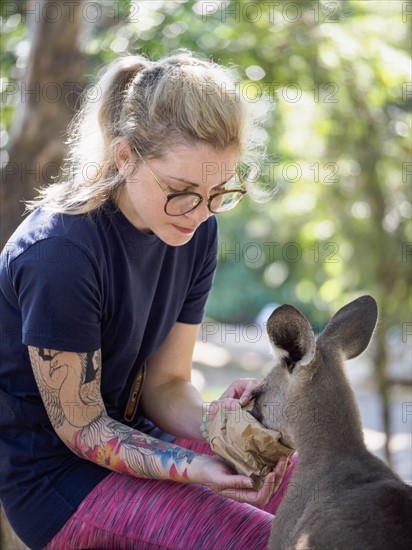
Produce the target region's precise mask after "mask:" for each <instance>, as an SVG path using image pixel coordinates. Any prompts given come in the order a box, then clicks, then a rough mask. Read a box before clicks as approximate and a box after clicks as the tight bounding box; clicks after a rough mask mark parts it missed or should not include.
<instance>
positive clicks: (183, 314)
mask: <svg viewBox="0 0 412 550" xmlns="http://www.w3.org/2000/svg"><path fill="white" fill-rule="evenodd" d="M216 258H217V227H216V220H215V218H214V217H211V218H209V219H208V221H206V222H204V223H203V224H202V225H201V226H200V227H199V228H198V229H197V231H196V233H195V234H194V236H193V237H192V239H191V240H190V241H189V242H188V243H187V244H185V245H183V246H179V247H172V246H168V245H166V244H165V243H163V242H162V241H160V240H159V239H158V238H157V237H156V236H155V235H153V234H145V233H143V232H141V231H139V230H138V229H136V228H135V227H134V226H133V225H132V224H131V223H130V222H129V221H128V220H127V219H126V218H125V217H124V216H123V214H122V213H121V212H120V211H119V210H118V209H117V208H116V206H115V205H114V204H113V203H110V202H109V203H107V204H106V205H105V207H104V208H103V209H102V210H100V211H98V213H94V214H93V215H76V216H70V215H61V214H53V215H50V214H46V213H45V212H43V211H42V210H41V209H38V210H36V211H35V212H33V213H32V214H31V215H30V216H28V218H26V219H25V220H24V221H23V223H22V224H21V225H20V227H19V228H18V229H17V231H16V232H15V233H14V235H13V236H12V237H11V238H10V241H9V243H8V244H7V245H6V246H5V248H4V250H3V252H2V257H1V267H0V316H1V318H0V319H1V325H0V326H1V356H0V461H1V467H0V491H1V492H0V497H1V502H2V504H3V506H4V509H5V512H6V514H7V516H8V518H9V520H10V522H11V524H12V526H13V528H14V530H15V531H16V533H17V534H18V535H19V537H20V538H21V539H22V540H23V541H24V542H25V543H26V544H27V545H28V546H30V547H31V548H41V547H42V546H44V545H46V544H47V543H48V541H49V540H50V539H51V538H52V537H53V536H54V534H55V533H56V532H57V531H58V530H59V529H60V528H61V527H62V526H63V524H64V523H65V522H66V521H67V520H68V518H69V517H70V516H71V515H72V514H73V512H74V511H75V510H76V508H77V507H78V505H79V504H80V502H81V501H82V500H83V499H84V498H85V496H86V495H87V494H88V493H89V492H90V491H91V490H92V489H93V488H94V487H95V486H96V485H97V484H98V483H99V482H100V481H101V480H102V479H103V478H104V477H105V476H107V475H108V474H109V473H110V471H109V470H107V469H105V468H103V467H100V466H98V465H96V464H94V463H91V462H88V461H86V460H83V459H81V458H79V457H77V456H76V455H74V454H73V453H72V452H71V451H70V450H69V449H68V448H67V447H66V445H64V443H62V442H61V440H60V439H59V438H58V436H57V435H56V433H55V432H54V430H53V428H52V426H51V424H50V421H49V419H48V416H47V413H46V410H45V408H44V405H43V402H42V400H41V397H40V394H39V391H38V389H37V385H36V382H35V379H34V375H33V371H32V368H31V365H30V360H29V356H28V349H27V346H28V345H31V346H35V347H41V348H51V349H56V350H60V351H72V352H83V353H85V352H92V351H95V350H96V349H98V348H101V350H102V380H101V391H102V396H103V401H104V403H105V406H106V409H107V413H108V415H109V416H110V417H112V418H114V419H116V420H118V421H120V422H124V423H126V422H125V420H124V418H123V416H124V412H125V407H126V403H127V400H128V397H129V393H130V388H131V385H132V382H133V380H134V378H135V376H136V373H137V372H138V370H139V369H140V368H141V367H142V365H143V364H144V363H145V362H146V360H147V359H148V358H149V357H150V356H151V355H152V354H153V352H154V351H155V350H156V349H157V348H158V347H159V346H160V344H161V343H162V341H163V340H164V339H165V338H166V336H167V334H168V333H169V331H170V330H171V328H172V327H173V325H174V323H175V322H176V321H178V322H182V323H190V324H196V323H200V322H201V321H202V318H203V313H204V307H205V302H206V299H207V295H208V293H209V290H210V287H211V284H212V279H213V275H214V272H215V268H216ZM129 425H131V426H133V427H135V428H136V429H139V430H141V431H145V432H147V433H151V434H152V435H155V436H158V435H159V432H157V431H156V430H157V428H155V427H154V426H153V424H151V423H150V421H148V420H147V419H144V418H142V416H141V414H138V415H137V416H136V418H135V420H134V421H133V422H132V423H131V424H129ZM160 437H161V435H160Z"/></svg>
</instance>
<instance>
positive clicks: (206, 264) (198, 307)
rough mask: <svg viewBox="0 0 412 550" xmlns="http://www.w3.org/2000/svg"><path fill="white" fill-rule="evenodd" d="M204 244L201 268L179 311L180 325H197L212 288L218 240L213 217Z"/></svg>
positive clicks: (201, 244)
mask: <svg viewBox="0 0 412 550" xmlns="http://www.w3.org/2000/svg"><path fill="white" fill-rule="evenodd" d="M209 222H210V223H209V226H208V234H207V239H206V242H205V241H204V240H203V242H202V239H201V240H200V247H201V250H202V264H201V265H202V266H201V268H200V269H199V270H198V271H197V276H196V278H195V280H194V282H193V284H192V286H191V288H190V289H189V292H188V295H187V297H186V300H185V302H184V304H183V307H182V309H181V312H180V315H179V317H178V319H177V320H178V321H179V322H180V323H188V324H198V323H201V322H202V320H203V316H204V311H205V306H206V301H207V298H208V295H209V292H210V289H211V288H212V283H213V279H214V276H215V272H216V266H217V253H218V240H217V223H216V219H215V217H212V218H210V219H209Z"/></svg>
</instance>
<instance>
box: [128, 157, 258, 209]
mask: <svg viewBox="0 0 412 550" xmlns="http://www.w3.org/2000/svg"><path fill="white" fill-rule="evenodd" d="M133 149H134V150H135V151H136V153H137V155H138V156H139V158H140V160H141V161H142V162H143V164H144V165H145V166H146V168H147V169H148V170H149V172H150V173H151V175H152V176H153V179H154V180H155V182H156V183H157V185H158V186H159V187H160V189H161V190H162V191H163V193H164V194H165V195H166V202H165V205H164V211H165V213H166V214H167V215H168V216H183V215H184V214H188V213H189V212H191V211H192V210H194V209H195V208H197V207H198V206H199V205H200V204H201V203H202V202H203V201H204V198H203V196H202V195H201V194H200V193H195V192H192V191H178V192H173V193H170V192H169V191H168V190H167V189H166V187H165V186H164V185H162V184H161V183H160V181H159V180H158V178H157V177H156V176H155V174H154V173H153V171H152V170H151V168H150V167H149V166H148V164H147V163H146V161H145V160H144V158H143V157H142V155H141V154H140V153H139V151H138V150H137V149H136V148H135V147H133ZM226 185H228V186H229V189H225V190H224V191H219V192H218V193H214V194H213V195H210V196H209V197H208V198H207V202H206V204H207V207H208V209H209V211H210V212H212V214H221V213H223V212H228V211H229V210H233V208H235V206H237V205H238V204H239V203H240V201H241V200H242V199H243V197H244V195H246V193H247V190H246V186H245V184H244V183H243V181H242V178H241V176H240V174H239V171H238V170H237V169H236V170H235V175H234V176H233V177H232V178H231V179H230V180H229V181H228V182H226Z"/></svg>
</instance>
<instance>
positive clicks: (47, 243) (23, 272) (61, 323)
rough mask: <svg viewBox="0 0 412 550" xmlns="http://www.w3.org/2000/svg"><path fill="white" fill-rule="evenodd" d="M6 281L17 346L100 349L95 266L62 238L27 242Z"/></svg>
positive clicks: (86, 256) (98, 279) (74, 349)
mask: <svg viewBox="0 0 412 550" xmlns="http://www.w3.org/2000/svg"><path fill="white" fill-rule="evenodd" d="M10 277H11V282H12V285H13V287H14V291H15V293H16V295H17V299H18V303H19V306H20V309H21V315H22V342H23V344H26V345H30V346H36V347H47V348H51V349H57V350H62V351H72V352H84V353H85V352H91V351H95V350H96V349H98V348H100V347H101V342H100V324H101V311H102V307H101V296H102V292H101V286H102V285H101V281H100V277H99V270H98V266H97V264H96V262H94V261H93V260H92V259H90V258H89V257H88V255H87V254H85V253H84V252H83V251H82V250H81V249H80V248H79V247H78V246H77V245H75V244H73V243H72V242H71V241H70V240H68V239H66V238H65V237H53V238H49V239H44V240H42V241H39V242H37V243H35V244H33V245H32V246H31V247H29V248H28V249H27V250H26V251H25V252H23V253H22V254H20V255H19V256H18V257H17V258H16V259H14V260H13V261H12V263H11V265H10Z"/></svg>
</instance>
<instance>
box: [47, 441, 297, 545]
mask: <svg viewBox="0 0 412 550" xmlns="http://www.w3.org/2000/svg"><path fill="white" fill-rule="evenodd" d="M174 443H176V444H177V445H180V446H182V447H186V448H190V449H192V450H194V451H198V452H202V453H204V454H213V452H212V451H211V449H210V447H209V446H208V445H206V444H205V443H198V442H196V441H189V440H182V439H180V440H176V441H175V442H174ZM294 464H295V462H294V461H293V459H292V465H291V466H290V467H289V469H288V471H287V472H286V474H285V477H284V479H283V481H282V484H281V486H280V487H279V489H278V491H277V492H276V494H275V495H274V496H273V497H272V499H271V500H270V501H269V503H268V504H267V505H266V506H265V509H264V510H262V509H259V508H255V507H254V506H251V505H249V504H242V503H239V502H236V501H234V500H231V499H229V498H225V497H221V496H220V495H218V494H217V493H215V492H214V491H212V490H211V489H209V488H208V487H205V486H202V485H195V484H188V485H186V484H182V483H176V482H174V481H157V480H152V479H139V478H133V477H131V476H127V475H124V474H117V473H111V474H109V475H108V476H107V477H106V478H105V479H104V480H103V481H102V482H101V483H99V485H97V486H96V487H95V488H94V489H93V491H91V492H90V493H89V494H88V496H87V497H86V498H85V499H84V501H83V502H82V503H81V504H80V506H79V508H78V509H77V510H76V512H75V513H74V514H73V515H72V516H71V518H70V519H69V520H68V521H67V522H66V524H65V525H64V526H63V527H62V528H61V529H60V531H59V532H58V533H57V534H56V535H55V536H54V537H53V539H52V540H51V541H50V542H49V544H48V545H47V546H46V549H45V550H57V549H58V550H69V549H77V550H78V549H82V550H83V549H86V548H92V549H94V550H124V549H133V550H160V549H169V550H250V549H251V548H253V550H261V549H262V550H263V549H265V548H266V547H267V544H268V540H269V534H270V528H271V522H272V519H273V514H274V513H275V512H276V510H277V508H278V506H279V504H280V502H281V500H282V497H283V495H284V493H285V491H286V488H287V484H288V481H289V479H290V476H291V474H292V470H293V467H294Z"/></svg>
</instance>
